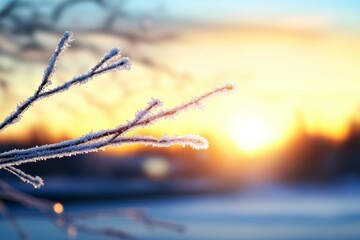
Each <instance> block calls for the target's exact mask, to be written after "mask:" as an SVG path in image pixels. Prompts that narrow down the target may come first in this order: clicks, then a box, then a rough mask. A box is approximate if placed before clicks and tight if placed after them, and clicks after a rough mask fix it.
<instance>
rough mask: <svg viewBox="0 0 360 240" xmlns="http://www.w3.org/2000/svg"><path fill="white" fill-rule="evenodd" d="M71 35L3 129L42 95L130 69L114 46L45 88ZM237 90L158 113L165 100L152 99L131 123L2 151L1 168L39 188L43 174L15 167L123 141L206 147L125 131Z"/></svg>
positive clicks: (189, 138) (186, 139)
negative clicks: (79, 71)
mask: <svg viewBox="0 0 360 240" xmlns="http://www.w3.org/2000/svg"><path fill="white" fill-rule="evenodd" d="M71 35H72V34H71V33H70V32H65V33H64V35H63V37H62V38H61V40H60V42H59V44H58V46H57V48H56V49H55V52H54V54H53V55H52V57H51V59H50V61H49V64H48V67H47V68H46V70H45V73H44V77H43V79H42V82H41V83H40V85H39V87H38V88H37V90H36V91H35V93H34V94H33V95H32V96H30V97H29V98H28V99H27V100H26V101H24V102H23V103H21V104H20V105H19V106H18V108H17V110H16V111H15V112H13V113H11V114H10V115H9V116H8V117H7V118H6V119H5V120H4V121H3V122H2V123H0V132H1V131H2V130H3V129H4V128H6V127H8V126H10V125H12V124H14V123H15V122H16V121H17V120H19V119H20V117H21V115H22V114H23V113H24V112H25V111H26V110H27V109H28V108H29V107H30V106H31V104H33V103H34V102H36V101H38V100H40V99H42V98H47V97H50V96H51V95H53V94H57V93H60V92H62V91H65V90H68V89H69V88H70V87H72V86H73V85H76V84H83V83H86V82H87V81H89V80H90V79H93V77H95V76H97V75H100V74H103V73H106V72H109V71H113V70H123V69H130V60H129V59H128V58H126V57H121V55H120V50H119V49H117V48H114V49H112V50H110V51H109V52H108V53H107V54H105V55H104V57H103V58H102V59H101V60H100V61H99V62H98V63H97V64H96V65H95V66H94V67H92V68H91V69H90V70H89V71H88V72H87V73H85V74H82V75H80V76H78V77H74V78H73V79H71V80H69V81H67V82H65V83H64V84H62V85H60V86H57V87H54V88H52V89H47V88H46V87H48V86H49V85H50V82H51V76H52V75H53V73H54V71H55V67H56V63H57V61H58V59H59V57H60V55H61V54H62V53H63V52H64V50H65V48H66V47H67V46H68V45H69V43H70V39H71ZM234 89H235V86H234V85H231V84H227V85H224V86H221V87H217V88H215V89H214V90H212V91H210V92H207V93H205V94H203V95H201V96H199V97H197V98H194V99H193V100H191V101H188V102H185V103H183V104H181V105H179V106H176V107H173V108H170V109H167V110H158V111H157V112H155V110H157V109H158V108H160V107H161V106H162V103H161V101H160V100H157V99H152V100H151V101H150V102H149V103H148V105H147V106H146V107H145V109H143V110H141V111H138V112H137V114H136V115H135V117H134V119H133V120H132V121H129V122H128V123H126V124H124V125H120V126H118V127H115V128H113V129H108V130H102V131H98V132H95V133H89V134H87V135H84V136H82V137H79V138H77V139H73V140H68V141H64V142H59V143H54V144H49V145H43V146H39V147H33V148H28V149H20V150H12V151H8V152H4V153H0V169H1V168H3V169H6V170H7V171H9V172H11V173H13V174H14V175H16V176H17V177H19V178H20V179H21V180H23V181H24V182H26V183H30V184H32V185H33V186H34V187H35V188H38V187H40V186H42V185H43V181H42V179H41V178H40V177H38V176H36V177H33V176H31V175H29V174H27V173H24V172H23V171H21V170H19V169H18V168H16V167H15V166H17V165H20V164H23V163H28V162H35V161H38V160H47V159H51V158H61V157H65V156H72V155H75V154H84V153H88V152H95V151H98V150H99V149H104V148H106V147H114V146H118V145H121V144H135V143H140V144H144V145H151V146H154V147H169V146H172V145H182V146H190V147H191V148H194V149H206V148H207V147H208V142H207V140H206V139H204V138H203V137H201V136H197V135H185V136H163V137H161V138H159V139H157V138H155V137H152V136H124V134H125V133H127V132H128V131H130V130H134V129H135V128H138V127H145V126H148V125H150V124H153V123H155V122H156V121H158V120H160V119H168V118H172V117H174V116H175V115H177V114H178V113H181V112H183V111H185V110H188V109H191V108H197V107H201V105H202V102H203V101H204V100H206V99H208V98H210V97H212V96H215V95H217V94H221V93H227V92H231V91H233V90H234Z"/></svg>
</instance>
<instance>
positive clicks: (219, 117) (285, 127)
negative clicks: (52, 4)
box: [1, 0, 360, 152]
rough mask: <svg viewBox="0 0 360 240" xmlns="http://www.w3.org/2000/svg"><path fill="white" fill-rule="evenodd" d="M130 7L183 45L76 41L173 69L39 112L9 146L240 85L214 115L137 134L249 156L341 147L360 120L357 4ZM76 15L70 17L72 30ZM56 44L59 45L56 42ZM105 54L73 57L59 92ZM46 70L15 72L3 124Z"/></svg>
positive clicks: (104, 85)
mask: <svg viewBox="0 0 360 240" xmlns="http://www.w3.org/2000/svg"><path fill="white" fill-rule="evenodd" d="M81 7H82V11H85V10H86V11H88V12H89V13H91V14H90V15H91V19H92V20H91V21H94V22H99V21H101V20H102V19H103V17H102V13H101V11H99V10H98V9H97V8H96V7H95V6H93V5H91V4H88V5H86V6H81ZM127 9H128V11H130V12H150V13H151V12H156V14H154V15H155V16H152V17H153V18H151V19H152V25H153V28H154V29H155V30H157V29H159V30H161V31H163V32H171V33H172V34H174V35H175V36H176V37H175V38H174V39H171V40H168V41H165V42H159V43H157V42H155V43H149V44H147V43H139V44H136V45H131V44H124V41H122V40H121V39H118V38H109V37H106V36H102V35H99V34H97V35H95V34H94V35H82V34H80V33H79V34H77V32H76V31H74V33H75V41H76V40H84V39H85V40H86V41H89V42H95V43H96V44H98V45H99V46H101V47H102V48H103V49H104V52H105V51H106V50H107V49H108V48H111V47H113V46H119V47H120V48H121V49H123V51H124V55H126V52H127V49H129V48H132V49H133V51H134V52H135V53H141V54H143V55H145V56H147V57H149V58H151V59H152V60H153V61H154V62H156V63H158V65H161V66H165V67H166V69H171V71H170V72H169V71H168V72H164V71H162V70H161V69H153V68H149V67H148V66H144V65H142V64H141V63H139V62H137V61H136V58H135V59H134V61H133V66H132V70H131V71H121V72H118V73H111V74H108V75H106V76H104V77H101V78H100V79H95V80H94V81H92V82H91V83H89V84H87V85H86V86H81V87H75V88H74V89H72V90H70V91H68V92H66V93H61V94H60V95H59V96H55V97H52V98H51V100H48V101H46V100H42V101H41V102H38V103H36V105H35V106H34V107H33V108H31V109H30V110H29V111H28V112H26V113H25V115H24V116H23V119H22V120H21V122H19V123H17V124H16V125H14V126H12V127H10V128H9V129H7V130H6V131H5V132H4V133H3V135H2V136H1V139H2V140H3V141H7V140H9V139H17V140H23V139H27V138H28V136H29V134H30V133H31V132H34V131H40V132H41V133H44V134H50V135H51V136H52V137H53V138H68V137H76V136H80V135H83V134H85V133H87V132H88V131H92V130H93V131H96V130H100V129H103V128H110V127H113V126H116V125H118V124H120V123H122V122H124V121H126V120H130V119H131V117H132V116H134V114H135V112H136V110H138V109H141V108H142V107H143V106H145V105H146V103H147V102H148V100H149V99H151V97H157V98H159V99H160V100H162V101H163V102H164V103H165V107H171V106H173V105H175V104H179V103H181V102H183V101H185V100H187V99H191V98H192V97H194V96H197V95H200V94H202V93H204V92H206V91H208V90H211V89H212V88H213V87H214V86H217V85H221V84H223V83H230V82H231V83H235V84H237V87H238V89H237V92H236V93H235V94H232V95H229V96H222V97H218V98H215V99H211V100H210V101H209V102H207V103H206V104H205V105H206V107H205V109H204V110H205V111H199V110H195V111H191V112H186V113H184V114H182V115H181V116H179V117H177V118H176V119H175V120H171V121H163V122H159V123H158V124H156V125H154V126H152V127H150V128H148V129H142V130H141V131H140V132H138V133H141V132H142V133H153V134H155V135H157V136H160V135H161V134H179V135H180V134H185V133H197V134H203V135H205V136H208V137H209V138H210V139H211V140H210V144H212V143H213V144H220V145H221V144H222V143H223V142H224V141H232V142H233V143H234V144H235V145H236V146H237V147H238V149H239V150H242V151H249V152H251V151H260V150H261V149H266V148H271V147H272V146H276V145H281V144H283V143H284V142H286V140H287V139H288V138H289V137H291V136H293V135H294V134H296V133H297V132H298V131H299V128H302V129H303V130H304V129H305V130H306V131H307V132H309V133H315V134H321V135H324V136H327V137H330V138H333V139H336V140H339V139H341V138H343V137H344V136H345V135H346V133H347V130H348V127H349V123H350V122H351V121H352V120H353V119H354V117H356V116H357V115H358V114H359V103H360V97H359V96H360V95H359V91H360V71H359V69H360V14H359V12H360V2H359V1H355V0H354V1H350V0H347V1H325V0H322V1H320V0H318V1H310V0H309V1H291V2H290V1H265V0H261V1H260V0H256V1H236V0H232V1H231V0H227V1H205V0H198V1H180V0H174V1H165V0H157V1H131V2H130V3H129V4H128V6H127ZM75 10H76V9H75ZM75 10H74V11H69V13H67V14H68V16H69V18H68V19H67V20H66V22H65V23H64V24H65V25H66V24H67V25H68V26H67V27H68V28H70V29H69V30H72V29H71V25H69V24H71V23H72V22H73V20H75V19H76V14H75V13H76V11H75ZM158 12H159V13H158ZM89 18H90V17H89ZM83 21H84V20H83ZM77 27H78V26H77ZM59 37H60V36H59ZM49 42H50V43H54V44H53V45H54V47H55V40H54V39H51V41H49ZM49 57H50V55H49ZM100 57H101V55H99V56H97V57H94V55H93V54H90V53H88V52H86V51H74V52H68V53H66V54H65V55H64V57H62V59H61V61H60V63H59V68H58V72H57V73H56V74H55V79H54V84H56V83H59V82H61V81H64V79H69V78H71V77H72V76H74V75H76V74H79V73H82V72H83V71H87V70H88V69H90V68H91V67H92V66H93V64H94V63H95V62H96V60H97V58H100ZM10 63H11V64H15V63H14V62H10ZM44 67H45V64H36V65H35V64H23V63H22V64H21V65H20V67H19V68H18V70H17V71H16V72H14V73H11V74H9V75H6V77H7V79H8V80H9V81H10V86H11V91H10V93H8V94H6V95H5V94H4V93H1V94H2V95H3V96H2V98H3V99H4V101H3V103H2V104H1V109H2V110H1V117H5V116H6V114H8V113H9V112H10V111H12V109H14V107H15V106H16V104H17V102H19V101H20V100H22V99H24V98H25V97H26V96H28V95H30V94H31V93H32V92H33V91H34V89H35V88H36V86H37V84H38V83H39V81H40V79H41V76H42V73H43V69H44ZM1 76H2V77H4V76H5V75H4V74H3V73H2V74H1ZM34 129H35V130H34ZM136 134H137V133H136ZM210 146H211V145H210ZM224 147H225V146H224Z"/></svg>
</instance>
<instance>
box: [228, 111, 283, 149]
mask: <svg viewBox="0 0 360 240" xmlns="http://www.w3.org/2000/svg"><path fill="white" fill-rule="evenodd" d="M279 135H280V132H279V129H278V127H276V126H275V124H273V123H272V122H271V121H270V120H269V119H266V118H264V117H262V116H260V115H258V116H257V115H245V116H242V117H239V118H238V119H236V121H234V122H233V123H232V130H231V137H232V138H233V139H234V141H235V142H236V144H237V145H238V147H239V148H240V149H241V150H242V151H244V152H246V153H254V152H257V151H260V150H263V149H264V148H267V147H269V146H270V145H273V144H274V143H276V142H277V141H278V140H279Z"/></svg>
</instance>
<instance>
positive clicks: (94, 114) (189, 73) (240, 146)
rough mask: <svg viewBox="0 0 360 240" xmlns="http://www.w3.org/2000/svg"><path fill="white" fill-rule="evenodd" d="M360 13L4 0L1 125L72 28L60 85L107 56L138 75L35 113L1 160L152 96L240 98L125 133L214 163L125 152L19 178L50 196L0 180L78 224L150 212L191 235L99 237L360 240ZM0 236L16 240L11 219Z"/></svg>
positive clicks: (32, 225) (121, 114)
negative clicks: (111, 214) (136, 210)
mask: <svg viewBox="0 0 360 240" xmlns="http://www.w3.org/2000/svg"><path fill="white" fill-rule="evenodd" d="M359 12H360V2H359V1H356V0H343V1H335V0H311V1H310V0H302V1H300V0H294V1H291V2H290V1H280V0H271V1H267V0H253V1H245V0H244V1H239V0H223V1H215V0H207V1H205V0H197V1H180V0H172V1H165V0H155V1H145V0H127V1H126V0H125V1H115V0H74V1H68V0H50V1H42V0H33V1H29V0H28V1H26V0H9V1H8V0H6V1H1V3H0V98H1V100H0V116H1V118H2V119H3V118H5V117H6V116H7V115H8V114H9V113H11V112H12V111H13V110H14V109H15V108H16V106H17V104H18V103H19V102H20V101H22V100H25V99H26V98H27V97H28V96H30V94H32V93H33V92H34V90H35V89H36V87H37V86H38V84H39V83H40V81H41V78H42V74H43V72H44V68H45V66H46V65H47V61H48V59H49V58H50V56H51V54H52V52H53V50H54V48H55V46H56V44H57V41H58V39H59V38H60V36H61V35H62V33H63V32H64V31H65V30H70V31H72V32H73V33H74V37H75V41H74V42H73V43H72V46H71V48H70V49H68V50H67V52H66V53H65V54H64V55H63V56H62V58H61V60H60V62H59V64H58V67H57V70H56V73H55V75H54V77H53V81H52V82H53V85H54V86H55V85H57V84H60V83H62V82H65V81H67V80H69V79H71V78H72V77H73V76H76V75H79V74H81V73H84V72H86V71H88V70H89V69H90V68H91V67H92V66H93V65H94V64H95V63H96V62H97V60H98V59H99V58H100V57H101V56H102V55H103V54H104V53H105V52H107V51H108V50H109V49H110V48H112V47H116V46H118V47H120V49H121V50H122V53H123V56H129V57H130V58H131V61H132V69H131V71H120V72H112V73H110V74H106V75H105V76H101V77H99V78H98V79H94V81H91V82H89V83H87V84H86V85H81V86H78V87H75V88H73V89H72V90H70V91H68V92H65V93H61V94H58V95H56V96H53V97H51V98H50V99H47V100H42V101H40V102H38V103H36V104H35V105H34V106H33V107H32V108H30V109H29V110H28V111H27V112H26V113H25V114H24V115H23V117H22V119H21V121H20V122H19V123H17V124H15V125H14V126H11V127H10V128H8V129H6V130H5V131H4V132H2V134H1V135H0V149H1V151H6V150H10V149H14V148H26V147H30V146H34V145H41V144H48V143H54V142H58V141H61V140H67V139H71V138H76V137H79V136H82V135H84V134H86V133H88V132H90V131H97V130H100V129H107V128H112V127H114V126H117V125H119V124H122V123H124V122H126V120H130V119H132V117H133V116H134V114H135V113H136V111H137V110H139V109H141V108H142V107H144V106H145V105H146V103H147V102H148V101H149V100H150V99H151V97H156V98H159V99H160V100H162V101H163V102H164V103H165V107H171V106H175V105H177V104H180V103H182V102H183V101H186V100H188V99H191V98H192V97H194V96H198V95H200V94H202V93H204V92H206V91H208V90H211V89H212V88H213V87H214V86H217V85H221V84H224V83H235V84H236V85H237V87H238V89H237V91H236V92H235V93H234V94H232V95H228V96H223V97H219V98H215V99H211V100H209V101H208V102H206V106H205V108H204V111H199V110H194V111H188V112H185V113H183V114H181V115H179V116H177V117H176V118H175V119H174V120H170V121H161V122H158V123H157V124H155V125H153V126H150V127H147V128H145V129H140V130H139V131H137V132H133V133H131V134H142V135H154V136H161V135H164V134H167V135H173V134H178V135H183V134H186V133H193V134H200V135H203V136H205V137H206V138H207V139H208V140H209V143H210V147H209V149H208V150H201V151H195V150H191V149H189V148H182V147H171V148H166V149H158V148H151V147H144V146H140V145H139V146H138V145H134V146H122V147H118V148H114V149H108V150H107V151H106V152H101V153H96V154H87V155H80V156H76V157H69V158H63V159H54V160H48V161H45V162H38V163H36V164H24V165H23V166H21V169H23V170H25V171H26V172H28V173H31V174H32V175H39V176H42V177H43V178H44V180H45V186H44V187H43V188H41V189H32V187H31V186H28V185H27V184H25V183H23V182H21V181H20V180H19V179H18V178H16V177H14V176H12V175H10V174H8V173H7V172H5V171H1V173H0V174H1V179H3V180H6V182H8V183H9V184H11V185H12V186H14V187H16V188H17V189H19V190H21V191H23V192H26V193H30V194H32V195H33V196H36V197H44V198H49V199H51V200H56V201H61V202H62V203H63V205H64V206H65V209H66V210H69V211H75V212H76V211H80V210H84V209H86V210H92V209H104V208H105V209H111V208H118V207H143V208H146V209H148V211H149V213H150V214H151V215H152V216H154V217H159V218H162V219H166V220H169V221H175V222H179V223H183V224H184V225H185V226H186V228H187V231H186V233H184V234H178V233H172V232H168V231H166V230H165V231H162V230H159V231H149V230H148V229H146V228H142V227H141V226H137V225H136V224H127V223H123V222H121V221H119V220H117V219H113V220H111V221H110V220H109V221H108V222H105V223H104V222H100V223H99V222H95V223H94V224H107V225H110V226H119V227H120V228H121V227H122V228H124V229H126V230H127V231H129V232H131V233H133V234H134V235H135V236H137V237H140V238H143V239H168V240H169V239H206V240H211V239H224V240H230V239H360V205H359V200H360V97H359V96H360V95H359V91H360V82H359V81H360V71H359V70H360V14H359ZM12 209H13V212H14V213H15V214H16V216H17V217H18V219H19V220H20V223H23V225H24V226H26V227H25V229H26V230H27V231H28V232H29V236H31V237H32V238H33V239H41V237H44V232H45V234H46V236H49V237H48V238H47V239H64V238H66V235H64V234H62V233H60V232H59V231H58V230H57V229H56V228H55V227H54V226H52V225H50V224H49V223H47V220H46V219H44V218H43V217H41V215H39V216H38V215H36V214H35V213H33V212H28V210H27V209H25V208H22V207H19V206H16V205H15V206H12ZM47 224H48V225H49V227H48V228H46V231H44V230H42V231H40V229H43V226H47ZM0 229H1V235H6V238H5V239H17V236H16V234H15V233H14V232H13V231H12V229H11V228H10V227H9V224H8V223H7V221H5V220H4V219H0ZM1 238H2V237H1ZM77 239H98V238H95V237H94V238H91V236H90V237H89V236H88V235H82V234H78V235H77Z"/></svg>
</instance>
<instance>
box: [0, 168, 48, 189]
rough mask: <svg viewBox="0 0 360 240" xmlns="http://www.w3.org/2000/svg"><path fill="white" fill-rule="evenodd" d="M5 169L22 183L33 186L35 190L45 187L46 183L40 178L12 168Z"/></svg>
mask: <svg viewBox="0 0 360 240" xmlns="http://www.w3.org/2000/svg"><path fill="white" fill-rule="evenodd" d="M5 169H6V170H7V171H9V172H11V173H12V174H14V175H16V176H17V177H19V178H20V179H21V180H22V181H24V182H26V183H29V184H31V185H33V186H34V188H40V187H41V186H43V185H44V181H43V180H42V178H41V177H39V176H36V177H33V176H31V175H29V174H26V173H24V172H23V171H21V170H20V169H18V168H15V167H12V166H9V167H6V168H5Z"/></svg>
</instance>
